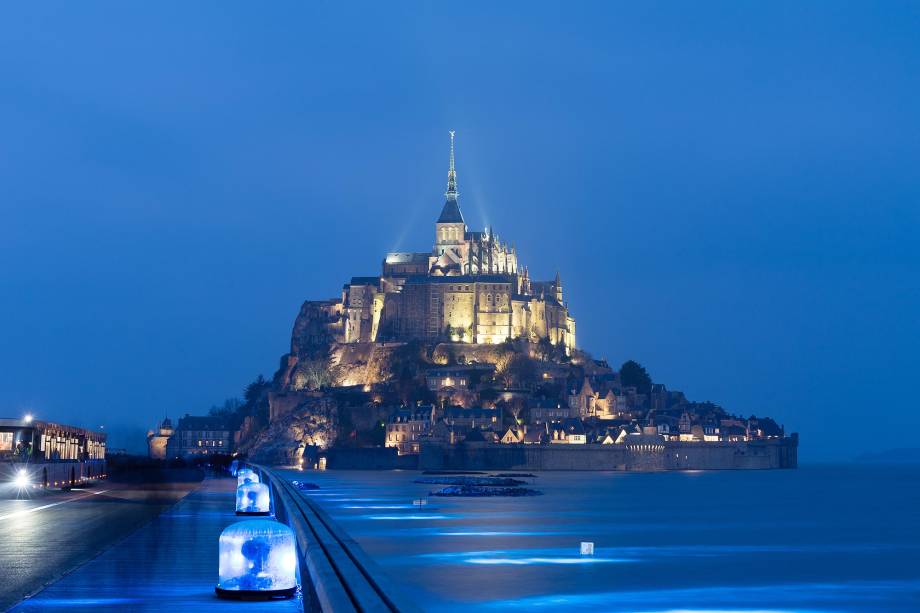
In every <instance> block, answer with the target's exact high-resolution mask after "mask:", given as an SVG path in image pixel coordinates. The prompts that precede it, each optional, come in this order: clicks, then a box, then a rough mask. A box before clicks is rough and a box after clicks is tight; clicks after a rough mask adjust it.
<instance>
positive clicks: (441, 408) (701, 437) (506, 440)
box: [148, 132, 798, 470]
mask: <svg viewBox="0 0 920 613" xmlns="http://www.w3.org/2000/svg"><path fill="white" fill-rule="evenodd" d="M454 140H455V134H454V132H451V133H450V149H449V158H448V171H447V189H446V191H445V193H444V197H445V200H444V202H443V205H441V206H440V209H439V210H440V212H439V213H438V214H437V216H436V217H434V224H433V226H434V227H433V231H434V232H433V238H434V243H433V246H432V248H431V249H430V250H426V251H417V252H396V253H387V254H386V255H385V256H384V257H383V258H382V262H381V264H380V272H379V274H377V275H374V276H355V277H352V278H351V279H350V280H349V281H348V282H346V283H345V284H344V285H343V287H342V291H341V294H340V295H339V296H336V297H334V298H330V299H327V300H308V301H306V302H304V304H303V306H302V307H301V309H300V313H299V314H298V316H297V318H296V320H295V322H294V326H293V334H292V338H291V350H290V353H288V354H286V355H285V356H283V357H282V360H281V365H280V368H279V370H278V371H277V372H276V373H275V375H274V377H273V378H272V380H270V381H268V380H263V379H261V378H260V379H258V380H256V381H255V382H253V383H252V384H251V385H250V386H249V387H248V388H247V391H246V399H245V403H244V404H243V406H237V407H227V408H226V410H219V411H216V412H215V414H213V415H211V416H207V417H193V416H189V415H186V416H185V417H182V418H180V419H179V420H178V422H177V423H176V424H173V423H172V421H170V420H168V419H167V420H165V421H164V422H163V423H161V424H160V425H159V427H158V429H157V430H156V431H151V432H150V434H149V436H148V440H149V444H150V452H151V455H153V456H156V457H182V456H189V455H197V454H202V453H213V452H221V453H226V452H227V451H231V450H232V451H234V452H237V453H240V454H244V455H248V456H249V457H251V458H254V459H257V460H262V461H266V462H276V463H284V464H295V465H297V464H299V465H302V466H314V467H326V466H328V467H330V468H415V467H418V468H423V469H451V470H458V469H527V470H552V469H583V470H667V469H704V468H705V469H719V468H791V467H795V466H796V450H797V444H798V437H797V435H795V434H792V435H790V436H787V435H786V433H785V429H784V427H783V426H782V425H779V424H777V423H776V422H775V421H774V420H773V419H771V418H770V417H768V416H756V415H751V414H743V413H736V412H733V411H730V410H727V409H724V408H722V407H721V406H719V405H717V404H714V403H712V402H695V401H692V400H690V399H688V398H687V397H686V396H685V395H684V394H683V393H682V392H680V391H677V390H671V389H668V387H667V386H666V385H665V383H663V382H658V381H654V380H653V379H652V377H651V376H650V375H649V373H648V372H647V371H646V369H645V368H644V367H643V366H642V365H640V364H638V363H636V362H635V361H632V360H630V361H627V362H626V363H624V364H622V365H620V366H619V367H618V368H616V367H612V366H611V365H610V364H608V363H607V362H606V361H605V360H604V359H601V358H598V357H594V356H591V355H589V354H588V353H587V352H585V351H583V350H580V349H579V346H578V343H577V341H576V326H575V317H574V315H573V314H572V313H571V312H570V311H569V308H568V304H567V301H566V294H565V292H564V290H563V282H562V279H563V275H562V274H560V272H558V271H554V272H553V274H552V275H546V276H544V277H542V279H544V280H539V278H533V277H532V276H531V272H530V270H529V269H528V267H527V265H526V264H525V263H524V261H525V260H524V257H523V254H519V253H518V252H517V249H516V247H515V245H514V243H513V242H512V241H510V240H507V239H506V238H504V237H502V236H500V235H499V234H498V233H497V232H496V231H495V230H494V229H492V228H486V229H484V230H482V231H473V230H471V229H470V228H469V227H468V226H467V224H466V221H465V218H464V215H463V211H462V209H461V207H460V192H459V189H458V173H457V164H456V160H455V153H454V144H455V143H454ZM432 213H433V216H434V214H435V213H437V210H436V209H434V208H433V211H432ZM317 274H318V275H322V270H321V269H319V270H317ZM547 276H551V277H552V278H551V279H549V280H545V279H546V277H547Z"/></svg>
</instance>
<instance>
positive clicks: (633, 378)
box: [620, 360, 652, 394]
mask: <svg viewBox="0 0 920 613" xmlns="http://www.w3.org/2000/svg"><path fill="white" fill-rule="evenodd" d="M620 383H621V384H622V385H623V387H635V388H636V391H638V392H639V393H640V394H648V393H649V392H650V391H652V378H651V377H650V376H649V374H648V372H647V371H646V370H645V367H643V366H642V365H641V364H639V362H636V361H635V360H627V361H626V362H623V365H622V366H620Z"/></svg>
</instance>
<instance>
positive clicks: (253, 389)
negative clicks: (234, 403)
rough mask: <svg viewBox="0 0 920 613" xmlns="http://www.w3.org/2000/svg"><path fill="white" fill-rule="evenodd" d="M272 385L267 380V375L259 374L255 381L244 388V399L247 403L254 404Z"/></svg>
mask: <svg viewBox="0 0 920 613" xmlns="http://www.w3.org/2000/svg"><path fill="white" fill-rule="evenodd" d="M270 385H271V384H270V383H269V382H268V381H266V380H265V377H263V376H262V375H259V376H258V377H257V378H256V380H255V381H253V382H252V383H250V384H249V385H247V386H246V389H244V390H243V399H244V400H245V401H246V404H248V405H251V404H253V403H254V402H255V401H256V400H258V399H259V396H261V395H262V392H263V391H265V390H266V389H268V387H269V386H270Z"/></svg>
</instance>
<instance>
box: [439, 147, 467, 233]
mask: <svg viewBox="0 0 920 613" xmlns="http://www.w3.org/2000/svg"><path fill="white" fill-rule="evenodd" d="M454 134H455V132H454V131H453V130H451V131H450V168H449V169H448V171H447V191H446V192H444V195H445V196H447V201H446V202H445V203H444V208H443V209H441V216H440V217H438V223H463V214H462V213H461V212H460V203H458V202H457V196H459V195H460V193H459V192H458V191H457V171H456V169H455V168H454ZM464 231H465V230H464ZM461 233H462V232H461Z"/></svg>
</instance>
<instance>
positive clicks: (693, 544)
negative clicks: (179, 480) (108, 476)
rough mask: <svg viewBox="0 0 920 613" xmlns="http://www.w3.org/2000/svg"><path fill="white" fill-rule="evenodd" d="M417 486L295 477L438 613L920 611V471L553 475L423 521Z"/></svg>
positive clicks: (389, 477) (368, 477)
mask: <svg viewBox="0 0 920 613" xmlns="http://www.w3.org/2000/svg"><path fill="white" fill-rule="evenodd" d="M418 476H419V473H415V472H404V471H379V472H364V471H325V472H310V471H306V472H304V473H297V477H294V478H300V479H303V480H309V481H314V482H316V483H318V484H320V486H321V489H320V490H317V491H315V492H307V493H306V495H308V496H311V497H313V498H314V499H315V500H316V501H318V502H319V503H320V504H322V506H323V507H324V508H325V509H326V510H327V511H329V512H330V514H331V515H332V516H333V517H334V518H335V519H336V520H337V521H338V522H339V523H340V524H341V525H342V527H343V528H345V529H346V530H347V531H348V532H349V534H351V536H352V537H354V538H355V540H357V541H358V542H359V543H360V544H361V545H362V547H364V549H365V550H366V551H367V553H368V554H370V555H371V556H372V557H373V558H374V559H375V560H376V561H377V563H378V564H379V565H380V566H381V567H382V568H383V569H384V570H385V571H386V572H388V574H389V575H390V576H391V577H392V578H393V579H394V580H395V581H396V582H397V583H398V584H400V585H401V586H402V587H403V588H404V590H405V592H406V593H407V594H411V595H413V596H415V597H416V599H417V602H418V603H419V604H420V605H421V606H422V607H423V608H424V609H426V610H450V609H456V608H459V607H461V606H469V605H476V606H477V607H479V608H483V609H490V610H509V611H510V610H527V609H536V610H541V609H556V608H563V609H565V610H605V611H672V610H693V611H715V610H718V611H725V610H732V611H736V610H745V611H751V610H769V611H917V610H920V467H916V466H915V467H863V466H855V465H854V466H806V467H804V468H800V469H798V470H785V471H724V472H716V471H706V472H670V473H613V472H605V473H597V472H594V473H588V472H553V473H539V474H538V476H537V477H536V478H535V479H533V480H532V481H533V483H534V486H535V487H536V488H537V489H539V490H541V491H542V492H543V494H544V495H542V496H536V497H528V498H446V499H445V498H430V499H429V503H428V504H427V505H425V506H422V507H418V506H414V505H413V504H412V502H413V500H414V499H418V498H425V497H426V494H427V493H428V492H429V491H432V490H435V489H437V488H439V487H442V486H434V485H426V484H416V483H413V480H414V479H416V478H418ZM581 541H592V542H594V544H595V553H594V556H581V555H580V554H579V543H580V542H581Z"/></svg>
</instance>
